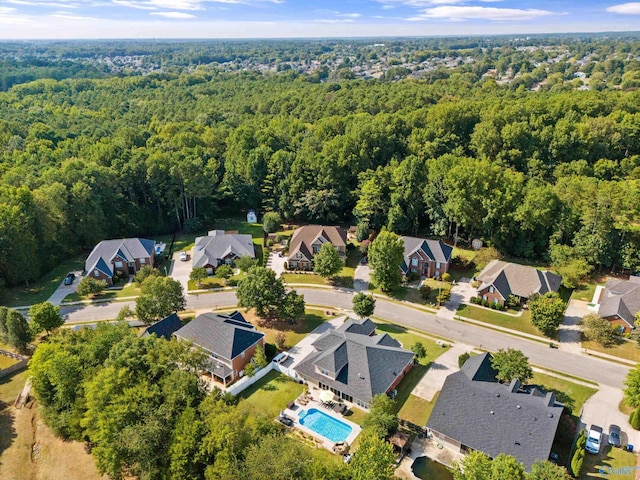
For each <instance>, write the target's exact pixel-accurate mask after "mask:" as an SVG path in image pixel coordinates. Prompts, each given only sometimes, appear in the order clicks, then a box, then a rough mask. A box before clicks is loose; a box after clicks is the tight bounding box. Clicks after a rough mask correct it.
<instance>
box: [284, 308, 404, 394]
mask: <svg viewBox="0 0 640 480" xmlns="http://www.w3.org/2000/svg"><path fill="white" fill-rule="evenodd" d="M353 322H354V323H358V321H357V320H354V321H353ZM313 346H314V348H315V349H316V351H315V352H313V353H311V354H309V355H308V356H307V357H306V358H305V359H304V360H303V361H302V362H301V363H300V364H299V365H298V366H297V367H296V371H298V372H299V373H301V374H302V375H305V376H307V377H311V378H314V379H316V380H318V381H320V382H322V383H324V384H326V385H329V386H330V387H333V388H335V389H336V390H339V391H341V392H344V393H346V394H347V395H351V396H352V397H354V398H357V399H360V400H363V401H365V402H369V401H370V400H371V399H372V398H373V396H374V395H376V394H378V393H384V392H386V391H387V389H388V388H389V387H390V386H391V384H392V383H393V382H394V381H395V380H396V379H397V378H398V376H399V375H400V374H401V372H402V370H403V369H404V368H405V367H406V366H407V365H408V364H410V363H411V362H412V361H413V357H414V354H413V353H412V352H409V351H407V350H404V349H403V348H401V347H400V344H399V343H398V342H396V341H395V340H393V339H392V338H391V337H389V336H388V335H386V334H384V335H375V336H372V337H370V336H368V335H367V334H361V333H352V332H345V331H340V330H334V331H328V332H325V333H324V334H323V335H321V336H320V337H319V338H318V339H317V340H316V341H315V342H314V343H313ZM344 353H346V362H344V364H343V360H344V357H343V355H344ZM327 358H334V359H335V358H338V359H339V360H340V361H339V362H337V365H338V366H340V365H342V366H341V367H340V369H339V370H338V372H337V376H336V378H335V379H332V378H330V377H327V376H325V375H322V374H320V373H318V372H316V366H317V367H318V368H326V367H325V363H326V361H327V360H326V359H327ZM327 370H329V371H333V370H331V369H329V368H327Z"/></svg>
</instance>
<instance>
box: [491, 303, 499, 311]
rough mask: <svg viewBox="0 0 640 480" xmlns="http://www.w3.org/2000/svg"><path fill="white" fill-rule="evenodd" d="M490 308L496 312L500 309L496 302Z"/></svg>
mask: <svg viewBox="0 0 640 480" xmlns="http://www.w3.org/2000/svg"><path fill="white" fill-rule="evenodd" d="M490 308H491V310H495V309H496V308H498V304H497V303H496V302H491V306H490Z"/></svg>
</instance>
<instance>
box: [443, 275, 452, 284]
mask: <svg viewBox="0 0 640 480" xmlns="http://www.w3.org/2000/svg"><path fill="white" fill-rule="evenodd" d="M442 281H443V282H450V281H451V274H449V273H443V274H442Z"/></svg>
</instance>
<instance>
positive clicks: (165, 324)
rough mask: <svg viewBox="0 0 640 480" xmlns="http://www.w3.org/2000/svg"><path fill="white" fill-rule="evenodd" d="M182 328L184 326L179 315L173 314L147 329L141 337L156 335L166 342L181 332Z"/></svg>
mask: <svg viewBox="0 0 640 480" xmlns="http://www.w3.org/2000/svg"><path fill="white" fill-rule="evenodd" d="M182 326H183V324H182V321H180V317H178V314H177V313H172V314H171V315H169V316H168V317H165V318H163V319H162V320H160V321H159V322H156V323H154V324H153V325H151V326H149V327H147V328H145V329H144V331H143V332H142V334H141V335H140V336H141V337H146V336H148V335H155V336H157V337H162V338H164V339H165V340H171V336H172V335H173V334H174V333H175V332H177V331H178V330H180V329H181V328H182Z"/></svg>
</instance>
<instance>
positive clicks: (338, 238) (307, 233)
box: [288, 225, 347, 260]
mask: <svg viewBox="0 0 640 480" xmlns="http://www.w3.org/2000/svg"><path fill="white" fill-rule="evenodd" d="M319 238H321V239H324V240H326V241H328V242H330V243H331V244H332V245H334V246H336V247H337V246H341V247H345V248H346V246H347V232H346V231H345V230H344V228H341V227H335V226H324V225H305V226H304V227H300V228H298V229H296V231H295V232H293V235H292V236H291V242H290V243H289V256H288V258H291V259H293V257H294V255H295V254H297V253H298V252H300V253H302V254H303V255H304V256H305V257H306V258H308V259H309V260H311V259H312V258H313V249H312V248H311V245H313V244H314V243H315V242H316V240H318V239H319ZM321 243H324V242H323V241H321Z"/></svg>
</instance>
